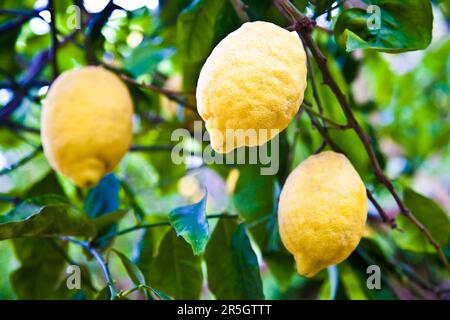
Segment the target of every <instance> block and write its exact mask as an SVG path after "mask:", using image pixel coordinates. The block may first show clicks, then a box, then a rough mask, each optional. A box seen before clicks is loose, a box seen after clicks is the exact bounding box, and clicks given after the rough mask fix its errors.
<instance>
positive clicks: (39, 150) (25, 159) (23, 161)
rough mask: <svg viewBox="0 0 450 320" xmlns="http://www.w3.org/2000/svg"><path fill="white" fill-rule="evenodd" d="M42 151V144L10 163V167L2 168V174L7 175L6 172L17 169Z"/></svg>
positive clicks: (0, 172)
mask: <svg viewBox="0 0 450 320" xmlns="http://www.w3.org/2000/svg"><path fill="white" fill-rule="evenodd" d="M41 152H42V147H41V146H39V147H37V148H35V149H34V150H33V151H32V152H30V153H29V154H27V155H26V156H25V157H23V158H21V159H20V160H19V161H17V162H16V163H14V164H12V165H10V166H9V167H6V168H4V169H2V170H0V176H2V175H5V174H7V173H9V172H11V171H13V170H15V169H17V168H18V167H20V166H22V165H24V164H26V163H27V162H28V161H30V160H32V159H33V158H34V157H36V156H37V155H38V154H39V153H41Z"/></svg>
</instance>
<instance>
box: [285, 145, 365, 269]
mask: <svg viewBox="0 0 450 320" xmlns="http://www.w3.org/2000/svg"><path fill="white" fill-rule="evenodd" d="M366 218H367V196H366V189H365V187H364V183H363V182H362V180H361V178H360V176H359V175H358V173H357V172H356V170H355V169H354V168H353V166H352V164H351V163H350V161H349V160H348V159H347V158H346V157H345V156H343V155H342V154H339V153H335V152H332V151H327V152H322V153H320V154H318V155H313V156H311V157H309V158H308V159H306V160H305V161H303V162H302V163H301V164H300V165H299V166H298V167H297V168H296V169H295V170H294V171H292V173H291V174H290V175H289V177H288V178H287V180H286V183H285V185H284V186H283V190H282V191H281V194H280V202H279V208H278V222H279V229H280V236H281V239H282V241H283V244H284V245H285V247H286V248H287V249H288V250H289V252H291V253H292V254H293V255H294V258H295V261H296V264H297V270H298V272H299V273H300V274H301V275H304V276H306V277H312V276H314V275H315V274H316V273H317V272H319V271H320V270H322V269H324V268H326V267H328V266H330V265H333V264H337V263H339V262H341V261H343V260H345V259H346V258H347V257H348V256H349V255H350V254H351V253H352V251H353V250H354V249H355V248H356V246H357V245H358V243H359V241H360V240H361V237H362V235H363V233H364V225H365V223H366Z"/></svg>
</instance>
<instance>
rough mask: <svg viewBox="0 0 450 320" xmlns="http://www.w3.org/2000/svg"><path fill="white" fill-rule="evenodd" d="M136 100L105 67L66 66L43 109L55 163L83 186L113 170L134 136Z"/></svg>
mask: <svg viewBox="0 0 450 320" xmlns="http://www.w3.org/2000/svg"><path fill="white" fill-rule="evenodd" d="M132 115H133V102H132V100H131V97H130V94H129V92H128V89H127V87H126V86H125V84H124V83H123V82H122V81H121V80H120V79H119V78H118V77H117V76H116V75H115V74H113V73H112V72H110V71H108V70H105V69H103V68H101V67H85V68H82V69H79V70H71V71H66V72H64V73H63V74H61V75H60V76H59V77H58V78H57V79H56V80H55V81H54V82H53V84H52V86H51V88H50V90H49V92H48V95H47V97H46V99H45V100H44V106H43V109H42V115H41V138H42V144H43V147H44V152H45V155H46V157H47V159H48V161H49V163H50V165H51V166H52V167H53V168H54V169H55V170H56V171H57V172H59V173H61V174H63V175H64V176H66V177H68V178H69V179H71V180H72V181H73V182H74V183H75V184H76V185H78V186H80V187H91V186H94V185H96V184H97V183H98V181H99V180H100V179H101V177H102V176H103V175H105V174H106V173H108V172H110V171H112V170H113V169H114V168H115V167H116V166H117V164H118V163H119V162H120V160H121V159H122V157H123V156H124V155H125V153H126V152H127V150H128V148H129V146H130V143H131V138H132Z"/></svg>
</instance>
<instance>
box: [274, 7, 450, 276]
mask: <svg viewBox="0 0 450 320" xmlns="http://www.w3.org/2000/svg"><path fill="white" fill-rule="evenodd" d="M274 3H275V4H276V5H277V8H278V9H279V11H280V13H281V14H282V15H283V16H285V17H286V18H287V19H290V21H291V23H292V24H293V25H294V26H295V30H296V31H297V33H298V34H299V36H300V37H301V39H302V40H303V42H304V43H305V44H306V46H307V48H308V49H309V51H310V52H311V54H312V56H313V57H314V59H315V60H316V63H317V66H318V67H319V70H320V71H321V73H322V78H323V82H324V84H326V85H327V86H328V87H330V89H331V91H332V92H333V94H334V95H335V97H336V98H337V100H338V102H339V104H340V106H341V109H342V111H343V112H344V114H345V117H346V118H347V122H348V125H349V126H350V127H351V128H352V129H353V130H354V131H355V133H356V134H357V135H358V137H359V139H360V140H361V142H362V143H363V145H364V148H365V150H366V153H367V155H368V157H369V160H370V164H371V166H372V170H373V171H374V174H375V177H376V178H377V179H378V181H379V182H380V183H381V184H383V185H384V186H385V187H386V189H387V190H388V191H389V192H390V193H391V195H392V197H393V198H394V200H395V202H396V203H397V206H398V208H399V209H400V213H401V214H402V215H404V216H405V217H406V218H407V219H408V220H409V221H410V222H412V223H413V224H414V225H415V226H416V227H417V228H418V229H419V230H420V231H421V232H422V234H423V235H424V236H425V237H426V238H427V239H428V241H429V243H430V244H431V245H432V246H433V247H434V248H435V250H436V252H437V254H438V256H439V258H440V259H441V260H442V262H443V264H444V265H445V267H446V268H447V269H449V270H450V266H449V264H448V262H447V259H446V257H445V254H444V252H443V251H442V248H441V247H440V245H439V244H438V243H437V242H436V240H435V239H434V238H433V236H432V235H431V233H430V232H429V231H428V230H427V229H426V228H425V226H424V225H423V224H422V223H421V222H420V221H419V220H417V218H416V217H415V216H414V215H413V214H412V213H411V211H410V210H409V209H408V208H407V207H406V206H405V204H404V203H403V201H402V199H401V198H400V196H399V194H398V193H397V191H396V190H395V189H394V186H393V184H392V183H391V181H390V180H389V179H388V178H387V177H386V175H385V174H384V172H383V170H382V168H381V166H380V164H379V162H378V160H377V158H376V156H375V152H374V151H373V150H372V147H371V141H370V138H369V136H367V134H366V133H365V132H364V130H363V129H362V127H361V126H360V125H359V123H358V121H357V120H356V118H355V116H354V114H353V111H352V110H351V107H350V105H349V103H348V102H347V98H346V97H345V95H344V93H343V92H342V91H341V89H340V88H339V86H338V84H337V83H336V81H335V80H334V78H333V76H332V75H331V72H330V69H329V68H328V65H327V59H326V57H325V56H324V54H323V53H322V51H321V50H320V48H319V47H318V45H317V44H316V42H315V41H314V40H313V38H312V36H311V31H312V29H313V28H314V26H315V23H314V22H313V21H311V20H310V19H309V18H308V17H307V16H305V15H304V14H303V13H301V12H300V11H298V10H297V8H296V7H295V6H294V5H292V3H291V2H290V1H289V0H274Z"/></svg>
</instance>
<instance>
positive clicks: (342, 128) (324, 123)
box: [303, 104, 351, 131]
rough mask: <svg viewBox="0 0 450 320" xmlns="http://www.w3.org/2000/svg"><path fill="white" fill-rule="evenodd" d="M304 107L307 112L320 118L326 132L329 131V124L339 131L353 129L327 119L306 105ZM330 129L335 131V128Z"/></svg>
mask: <svg viewBox="0 0 450 320" xmlns="http://www.w3.org/2000/svg"><path fill="white" fill-rule="evenodd" d="M303 107H304V108H305V109H307V112H309V113H311V114H312V115H314V116H316V117H318V118H320V119H321V120H322V123H323V125H322V126H323V129H324V130H326V131H328V126H326V125H327V124H328V125H332V126H333V127H334V129H338V130H347V129H351V127H349V126H348V125H346V124H339V123H337V122H335V121H333V120H331V119H329V118H327V117H325V116H324V115H323V114H321V113H319V112H316V111H314V109H311V107H309V106H307V105H306V104H304V105H303ZM330 129H333V128H330Z"/></svg>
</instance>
